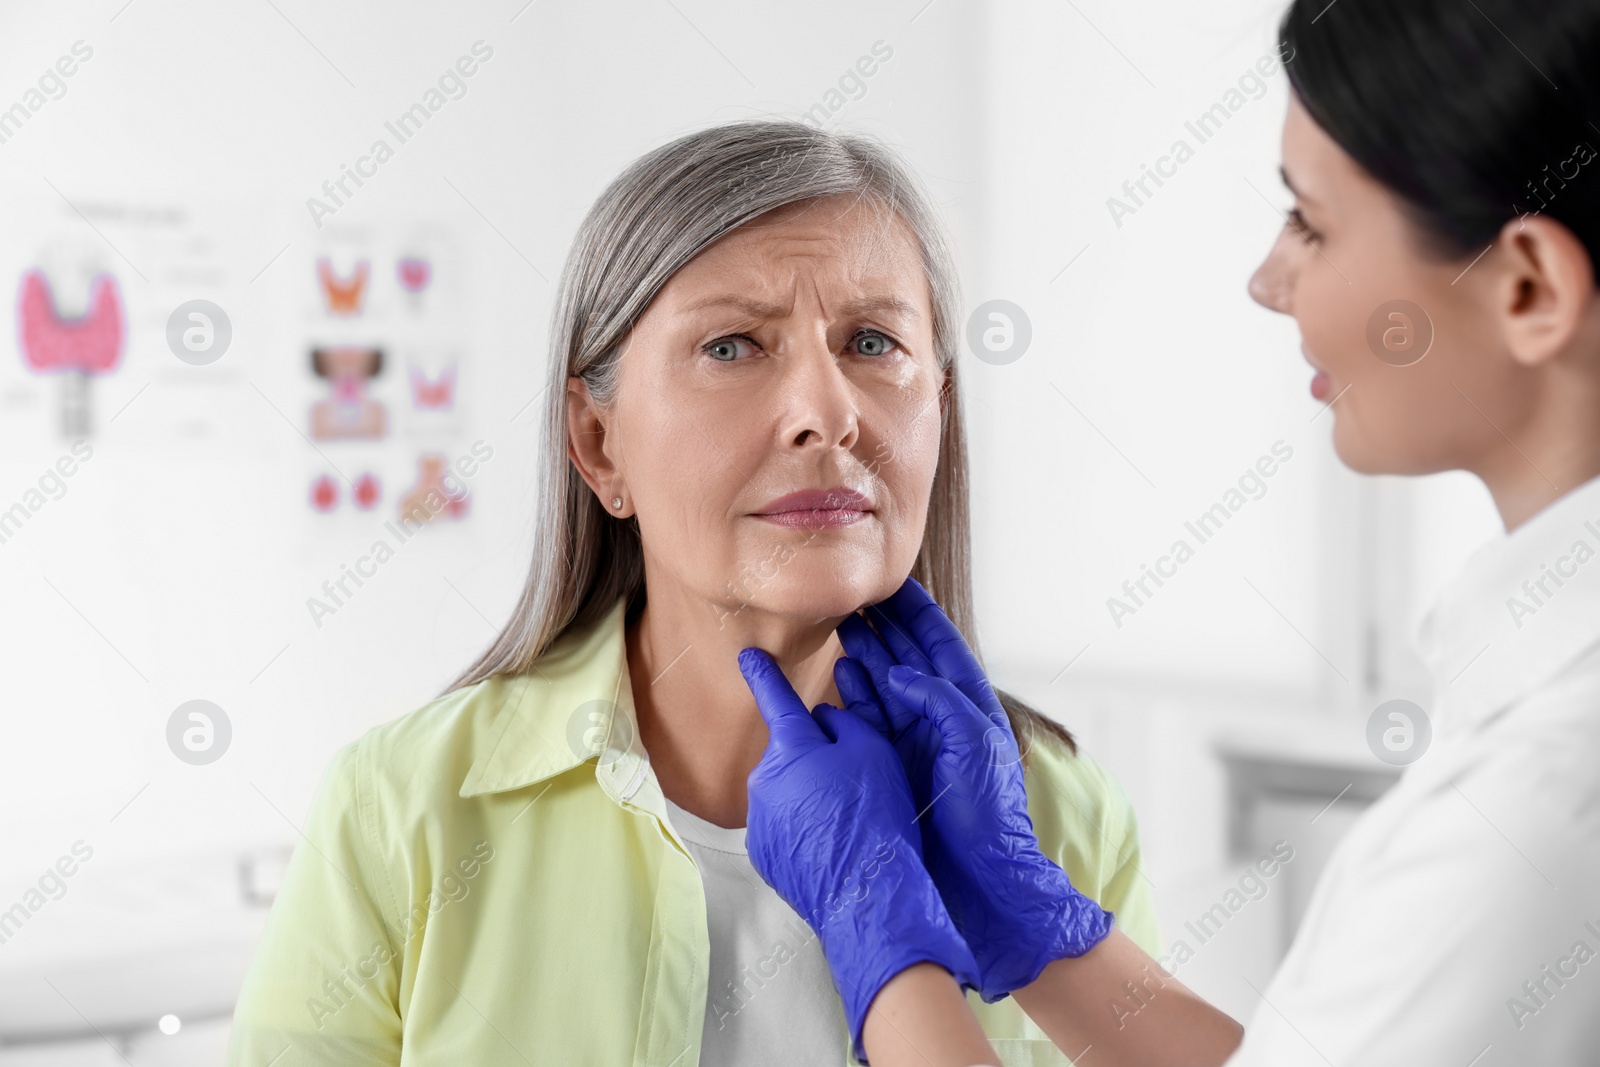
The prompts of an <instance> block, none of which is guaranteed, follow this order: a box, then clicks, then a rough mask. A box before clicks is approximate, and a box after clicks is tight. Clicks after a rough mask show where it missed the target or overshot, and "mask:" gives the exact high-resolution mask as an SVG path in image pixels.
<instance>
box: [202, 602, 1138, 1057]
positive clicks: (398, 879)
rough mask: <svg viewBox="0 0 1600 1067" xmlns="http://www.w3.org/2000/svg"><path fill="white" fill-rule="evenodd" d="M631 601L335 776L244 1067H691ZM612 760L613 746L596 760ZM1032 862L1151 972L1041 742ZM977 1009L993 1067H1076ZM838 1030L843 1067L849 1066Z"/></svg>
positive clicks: (434, 711)
mask: <svg viewBox="0 0 1600 1067" xmlns="http://www.w3.org/2000/svg"><path fill="white" fill-rule="evenodd" d="M624 608H625V601H624V600H623V599H620V598H619V599H618V601H617V603H616V605H615V607H614V608H613V609H612V610H611V612H610V613H609V614H608V615H607V616H606V617H605V618H604V619H603V620H602V621H600V622H599V623H597V624H595V625H594V626H592V627H590V628H588V629H587V630H578V631H571V632H569V633H567V634H565V635H563V637H562V638H561V639H560V640H559V641H557V642H556V643H555V644H554V645H553V646H552V647H551V648H550V649H549V650H548V651H547V653H546V654H545V655H544V656H543V657H541V659H540V660H539V662H538V664H537V665H536V668H535V669H534V670H532V671H530V672H529V673H527V674H524V675H518V676H497V677H494V678H490V679H488V680H486V681H483V682H480V683H478V684H476V685H473V686H468V687H465V688H462V689H459V690H457V691H455V692H453V693H449V694H447V695H445V696H443V697H440V698H438V699H437V700H434V701H433V702H431V703H429V704H427V705H425V706H423V707H422V708H419V709H418V710H416V711H414V712H412V713H411V714H409V715H405V716H402V717H401V718H398V719H395V720H394V721H392V722H389V723H385V724H384V725H382V726H378V727H376V728H374V729H372V730H370V731H368V732H367V733H366V734H365V735H364V736H363V737H361V738H359V739H358V740H356V741H355V742H353V743H351V744H349V745H346V746H345V747H344V748H342V749H340V750H339V752H338V753H337V754H336V755H335V756H334V759H333V761H332V764H331V766H330V767H329V769H328V771H327V772H326V774H325V776H324V778H323V781H322V784H321V786H320V788H319V790H318V794H317V797H316V800H315V801H314V803H313V805H312V810H311V814H310V816H309V817H308V819H307V822H306V826H305V829H304V839H303V840H302V842H301V843H300V845H299V847H297V848H296V850H295V853H294V856H293V859H292V860H291V861H290V864H289V868H288V870H287V872H286V874H285V878H284V882H283V885H282V888H281V889H280V891H279V893H278V897H277V900H276V901H275V902H274V904H273V909H272V914H271V915H270V916H269V918H268V920H267V925H266V930H265V934H264V936H263V940H262V944H261V947H260V950H259V951H258V952H257V954H256V957H255V960H254V963H253V964H252V966H251V969H250V973H249V975H248V976H247V977H246V979H245V984H244V989H243V991H242V992H241V994H240V997H239V1001H238V1005H237V1007H236V1008H235V1011H234V1019H233V1031H232V1037H231V1041H230V1046H229V1052H228V1063H229V1064H231V1065H235V1067H267V1065H268V1064H271V1065H272V1067H303V1065H308V1064H329V1065H334V1064H337V1065H340V1067H355V1065H361V1064H419V1065H420V1064H448V1065H451V1067H458V1065H460V1067H467V1065H470V1067H499V1065H508V1067H510V1065H528V1064H533V1065H538V1067H544V1065H546V1064H552V1065H555V1064H559V1065H561V1067H569V1065H577V1064H594V1065H604V1067H609V1065H613V1064H616V1065H621V1064H633V1065H639V1067H646V1065H648V1067H693V1065H695V1064H697V1063H698V1062H699V1057H700V1038H701V1030H702V1028H703V1026H704V1025H705V1017H706V996H707V988H706V987H707V973H708V966H709V960H710V942H709V939H708V936H707V932H706V912H705V895H704V891H703V887H702V883H701V879H700V874H699V871H698V869H697V868H696V867H695V865H694V861H693V860H692V859H691V858H690V854H689V852H688V850H687V849H686V848H685V846H684V844H683V842H682V840H681V839H680V838H679V837H678V835H677V833H676V832H675V831H674V830H673V828H672V827H671V825H670V823H669V822H668V819H667V815H666V801H665V797H664V796H663V795H662V792H661V789H660V786H659V785H658V784H657V782H656V777H655V773H654V771H653V770H652V769H651V767H650V763H649V760H648V758H647V756H646V754H645V753H644V751H643V746H642V745H640V744H639V743H638V742H637V740H636V738H637V737H638V731H637V728H636V722H637V720H636V719H635V716H634V707H633V691H632V688H631V686H630V684H629V680H628V664H627V652H626V644H625V642H624V639H623V626H624ZM597 741H598V742H603V743H597ZM1026 782H1027V785H1028V810H1029V814H1030V815H1031V816H1032V818H1033V824H1034V829H1035V830H1036V831H1037V833H1038V837H1039V843H1040V846H1041V847H1042V848H1043V850H1044V852H1045V853H1046V855H1048V856H1050V857H1051V858H1052V859H1053V860H1055V861H1056V862H1057V863H1059V864H1061V866H1062V867H1063V868H1064V869H1065V870H1066V872H1067V874H1068V875H1069V876H1070V877H1071V878H1072V882H1073V884H1074V885H1076V886H1077V887H1078V888H1079V889H1081V890H1082V891H1083V892H1085V893H1087V894H1089V895H1090V896H1091V897H1094V898H1095V899H1096V900H1098V901H1099V902H1100V903H1101V905H1102V906H1104V907H1106V908H1108V909H1110V910H1111V911H1113V912H1115V913H1116V924H1117V926H1118V927H1119V928H1120V929H1122V930H1123V931H1124V932H1125V933H1126V934H1127V935H1128V936H1129V937H1131V938H1132V939H1133V940H1134V941H1135V942H1137V943H1138V944H1139V945H1140V946H1141V947H1143V948H1144V949H1145V950H1146V951H1147V952H1149V953H1151V954H1152V955H1155V954H1157V953H1158V952H1159V948H1158V945H1157V940H1156V939H1157V931H1156V925H1155V915H1154V909H1153V907H1152V903H1151V897H1150V887H1149V883H1148V882H1147V881H1146V879H1145V878H1144V875H1143V874H1142V873H1141V871H1140V870H1139V862H1140V859H1139V841H1138V834H1137V830H1136V827H1135V822H1134V816H1133V810H1132V808H1131V807H1130V806H1129V804H1128V801H1127V798H1126V796H1125V795H1124V794H1123V792H1122V790H1121V788H1120V787H1119V786H1118V785H1117V783H1116V782H1115V781H1114V780H1113V779H1112V778H1111V777H1110V776H1109V775H1107V774H1106V773H1105V772H1104V771H1103V770H1101V769H1100V767H1099V766H1098V765H1096V764H1095V763H1094V762H1093V761H1092V760H1090V759H1089V758H1088V757H1086V756H1084V755H1082V754H1079V755H1073V754H1072V753H1071V752H1069V751H1068V750H1067V748H1066V746H1064V745H1062V744H1060V743H1058V742H1057V741H1055V740H1054V739H1053V738H1040V739H1037V740H1036V741H1035V743H1034V745H1033V749H1032V751H1031V753H1030V755H1029V756H1028V769H1027V773H1026ZM968 1002H969V1003H970V1004H971V1005H972V1009H973V1011H974V1012H975V1013H976V1014H977V1017H978V1020H979V1022H980V1023H981V1024H982V1026H983V1029H984V1032H985V1033H986V1034H988V1035H989V1038H990V1040H991V1042H992V1043H993V1044H994V1046H995V1050H996V1051H997V1052H998V1053H999V1054H1000V1058H1001V1062H1002V1063H1003V1064H1005V1065H1006V1067H1019V1065H1031V1064H1068V1063H1070V1062H1071V1061H1070V1060H1069V1059H1068V1058H1067V1057H1066V1056H1065V1055H1064V1054H1062V1053H1061V1052H1059V1051H1057V1050H1056V1048H1055V1046H1054V1045H1052V1044H1051V1043H1050V1041H1049V1039H1048V1038H1046V1037H1045V1035H1044V1032H1043V1031H1042V1030H1040V1029H1039V1028H1038V1026H1037V1025H1035V1024H1034V1023H1033V1022H1032V1020H1030V1019H1029V1018H1028V1017H1027V1016H1026V1015H1025V1014H1023V1012H1022V1011H1021V1010H1020V1009H1018V1007H1017V1005H1016V1001H1015V999H1014V998H1011V997H1007V998H1006V999H1004V1000H1001V1001H998V1002H996V1003H994V1004H985V1003H983V1001H982V1000H981V999H979V997H978V995H977V994H976V993H969V994H968ZM849 1046H850V1041H849V1035H848V1034H847V1033H846V1032H845V1031H844V1029H843V1028H842V1027H841V1029H840V1033H839V1056H838V1061H837V1062H838V1063H840V1064H854V1063H855V1062H856V1061H855V1060H854V1059H853V1058H852V1057H851V1056H850V1051H849Z"/></svg>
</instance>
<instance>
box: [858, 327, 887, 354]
mask: <svg viewBox="0 0 1600 1067" xmlns="http://www.w3.org/2000/svg"><path fill="white" fill-rule="evenodd" d="M855 346H856V351H858V352H860V353H861V354H862V355H863V356H881V355H883V354H884V353H885V352H888V351H889V350H891V349H893V348H894V347H895V343H894V342H893V341H891V340H890V339H889V338H888V337H887V336H886V335H884V334H881V333H879V332H878V331H876V330H864V331H862V332H861V333H858V334H856V336H855Z"/></svg>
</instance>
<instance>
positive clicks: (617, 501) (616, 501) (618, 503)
mask: <svg viewBox="0 0 1600 1067" xmlns="http://www.w3.org/2000/svg"><path fill="white" fill-rule="evenodd" d="M611 506H612V507H614V508H620V507H622V498H621V497H620V496H614V497H612V498H611Z"/></svg>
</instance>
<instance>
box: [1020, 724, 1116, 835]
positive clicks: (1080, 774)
mask: <svg viewBox="0 0 1600 1067" xmlns="http://www.w3.org/2000/svg"><path fill="white" fill-rule="evenodd" d="M1024 767H1025V774H1024V779H1025V781H1026V783H1027V786H1028V801H1029V808H1030V814H1033V815H1034V823H1035V829H1036V830H1038V829H1039V826H1038V823H1039V818H1040V817H1041V816H1042V817H1044V818H1045V820H1046V821H1047V823H1049V824H1051V828H1052V829H1056V828H1057V827H1056V826H1055V825H1054V824H1055V823H1056V822H1060V823H1062V824H1063V825H1062V826H1061V827H1060V829H1067V828H1069V827H1076V828H1077V829H1080V830H1081V829H1086V828H1088V829H1093V830H1095V831H1097V832H1095V833H1093V834H1092V835H1091V837H1092V838H1093V839H1094V840H1097V841H1100V843H1101V844H1107V843H1108V842H1114V843H1118V844H1120V843H1121V842H1122V841H1123V840H1124V839H1125V838H1127V837H1130V836H1133V835H1134V834H1136V833H1137V826H1136V821H1135V818H1134V813H1133V804H1132V803H1131V802H1130V801H1129V800H1128V795H1127V793H1125V792H1124V791H1123V788H1122V785H1121V783H1120V782H1118V781H1117V779H1116V778H1115V777H1114V776H1113V775H1112V774H1111V772H1109V771H1107V770H1106V769H1105V768H1104V767H1102V766H1101V765H1100V763H1099V762H1098V761H1097V760H1095V759H1094V757H1093V756H1091V755H1089V753H1088V752H1086V751H1084V749H1083V746H1082V745H1076V746H1069V745H1068V744H1067V743H1066V742H1065V741H1063V740H1061V739H1060V738H1058V737H1056V736H1055V735H1053V734H1049V733H1045V732H1043V731H1041V732H1040V733H1039V734H1037V735H1036V736H1035V737H1034V738H1033V739H1032V744H1031V745H1030V746H1029V748H1028V752H1027V758H1026V760H1025V761H1024ZM1035 808H1037V809H1038V811H1037V812H1036V813H1035V812H1034V811H1033V809H1035ZM1075 836H1080V835H1075Z"/></svg>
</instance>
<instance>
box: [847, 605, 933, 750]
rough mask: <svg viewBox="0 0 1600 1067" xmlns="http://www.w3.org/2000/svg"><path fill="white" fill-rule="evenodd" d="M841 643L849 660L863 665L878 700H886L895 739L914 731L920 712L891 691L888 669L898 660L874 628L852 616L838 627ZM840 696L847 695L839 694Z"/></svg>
mask: <svg viewBox="0 0 1600 1067" xmlns="http://www.w3.org/2000/svg"><path fill="white" fill-rule="evenodd" d="M837 632H838V634H839V643H840V644H841V645H843V646H844V650H845V652H847V653H849V655H850V658H851V659H853V660H855V661H856V662H857V663H859V664H861V665H862V666H863V667H865V668H866V670H867V676H868V678H870V679H871V681H872V685H873V688H874V689H876V690H877V692H878V697H879V699H880V700H882V701H883V709H884V711H885V712H887V713H888V716H889V726H890V728H891V729H893V730H894V736H895V737H899V736H900V735H901V734H902V733H904V732H905V731H907V730H909V729H911V728H912V727H913V726H915V725H916V724H917V720H918V719H919V718H921V713H919V712H918V711H916V710H915V709H913V708H909V707H907V706H906V705H905V704H903V703H901V702H900V701H898V700H897V699H895V697H894V696H893V695H892V694H891V693H890V692H889V683H888V676H889V668H890V667H893V666H894V665H895V664H896V663H897V662H899V661H898V660H896V659H895V658H894V653H892V652H890V651H889V649H888V647H887V646H885V645H884V643H883V641H882V639H881V638H879V637H878V635H877V633H876V632H875V631H874V630H873V629H872V626H871V625H870V624H869V623H868V622H867V620H866V619H863V618H862V617H861V616H859V615H853V614H852V615H849V616H847V617H846V618H845V620H844V621H843V622H841V623H840V624H839V625H838V627H837ZM839 695H840V696H843V695H844V692H843V691H842V690H841V691H840V694H839Z"/></svg>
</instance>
